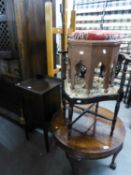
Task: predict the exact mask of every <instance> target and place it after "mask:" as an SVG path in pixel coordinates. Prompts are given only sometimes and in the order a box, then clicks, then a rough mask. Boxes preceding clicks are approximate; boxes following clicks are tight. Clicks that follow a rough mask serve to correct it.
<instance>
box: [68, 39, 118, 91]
mask: <svg viewBox="0 0 131 175" xmlns="http://www.w3.org/2000/svg"><path fill="white" fill-rule="evenodd" d="M68 44H69V47H68V48H69V49H68V55H69V63H70V79H71V87H72V88H75V76H77V71H76V66H77V65H78V64H82V65H84V66H85V68H86V73H85V85H86V88H87V91H88V93H90V90H91V88H92V86H93V78H94V71H95V68H97V66H98V64H99V63H101V64H102V65H103V68H104V82H103V84H104V85H103V86H104V89H105V91H107V90H108V87H109V84H111V81H112V80H113V77H114V75H115V67H116V64H117V59H118V54H119V48H120V42H118V41H108V40H105V41H100V40H98V41H93V40H90V41H88V40H87V41H86V40H69V41H68Z"/></svg>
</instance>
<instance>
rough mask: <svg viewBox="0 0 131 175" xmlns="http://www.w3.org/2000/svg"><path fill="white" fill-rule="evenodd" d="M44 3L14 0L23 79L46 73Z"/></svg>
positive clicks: (31, 0)
mask: <svg viewBox="0 0 131 175" xmlns="http://www.w3.org/2000/svg"><path fill="white" fill-rule="evenodd" d="M44 4H45V0H37V1H36V0H28V1H26V0H14V9H15V18H16V26H17V36H18V47H19V54H20V60H21V69H22V75H23V79H28V78H32V77H35V75H36V74H41V75H45V74H47V61H46V34H45V9H44ZM54 4H55V3H54V0H53V6H54ZM54 9H55V8H54ZM54 13H55V10H54ZM53 16H55V15H53ZM53 20H54V21H53V23H55V17H53Z"/></svg>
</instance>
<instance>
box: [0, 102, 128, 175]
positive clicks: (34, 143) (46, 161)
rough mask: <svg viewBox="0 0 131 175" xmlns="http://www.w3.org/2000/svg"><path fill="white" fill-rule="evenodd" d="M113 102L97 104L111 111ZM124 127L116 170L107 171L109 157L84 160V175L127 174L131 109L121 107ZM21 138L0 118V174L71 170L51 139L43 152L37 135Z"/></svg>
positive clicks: (47, 174) (63, 174)
mask: <svg viewBox="0 0 131 175" xmlns="http://www.w3.org/2000/svg"><path fill="white" fill-rule="evenodd" d="M113 104H114V103H113V102H104V103H101V105H102V106H104V107H107V108H108V109H111V110H113ZM119 116H120V118H121V119H122V120H123V121H124V123H125V127H126V138H125V143H124V148H123V150H122V151H121V152H120V154H119V155H118V157H117V160H116V162H117V168H116V170H112V169H110V168H109V164H110V161H111V157H109V158H106V159H102V160H85V161H83V164H84V166H85V168H86V172H87V173H86V174H85V175H123V174H126V175H130V174H131V153H130V152H131V146H130V145H131V129H130V125H131V108H129V109H126V108H125V107H124V104H122V106H121V110H120V112H119ZM30 137H31V140H30V141H27V140H26V139H25V135H24V130H23V129H22V128H20V127H19V126H17V125H15V124H13V123H11V122H10V121H8V120H6V119H4V118H3V117H0V175H71V174H72V170H71V167H70V164H69V162H68V160H67V158H66V156H65V153H64V152H63V151H62V150H61V149H60V148H58V147H57V146H55V145H54V143H53V140H52V137H50V138H51V139H50V141H51V151H50V153H46V151H45V146H44V139H43V135H42V134H41V133H40V132H37V131H35V132H33V133H31V134H30Z"/></svg>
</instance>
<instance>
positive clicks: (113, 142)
mask: <svg viewBox="0 0 131 175" xmlns="http://www.w3.org/2000/svg"><path fill="white" fill-rule="evenodd" d="M98 112H99V113H101V114H104V115H105V116H108V117H112V114H113V113H112V112H111V111H109V110H107V109H105V108H99V110H98ZM95 117H96V116H95V115H91V114H88V115H85V116H84V120H83V121H80V122H79V123H78V124H77V125H76V126H74V127H73V128H72V135H71V137H70V139H69V137H68V132H69V131H68V130H69V128H68V127H67V119H66V117H65V116H64V114H63V112H62V111H59V112H58V113H56V114H55V115H54V117H53V120H52V123H51V126H52V131H53V134H54V137H55V139H56V142H57V144H58V145H59V146H60V147H61V148H62V149H63V150H64V151H65V153H66V155H67V157H68V158H69V160H70V162H71V166H72V169H73V173H74V175H81V174H83V175H85V174H84V173H85V172H84V169H83V167H82V161H81V160H83V159H102V158H106V157H108V156H112V155H113V158H112V162H111V164H110V167H111V168H113V169H115V168H116V164H115V159H116V156H117V155H118V153H119V152H120V151H121V149H122V147H123V142H124V138H125V128H124V125H123V122H122V121H121V120H120V119H119V118H118V119H117V122H116V128H115V131H114V134H113V136H112V137H110V126H111V123H110V122H109V121H106V120H105V119H102V118H96V121H95V122H94V118H95ZM86 128H87V130H86ZM79 129H80V130H81V129H82V130H83V131H84V130H85V132H82V133H81V132H80V130H79ZM86 173H87V172H86Z"/></svg>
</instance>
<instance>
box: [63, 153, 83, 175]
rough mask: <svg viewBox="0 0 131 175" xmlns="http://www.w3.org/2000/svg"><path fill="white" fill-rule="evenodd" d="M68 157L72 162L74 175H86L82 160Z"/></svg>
mask: <svg viewBox="0 0 131 175" xmlns="http://www.w3.org/2000/svg"><path fill="white" fill-rule="evenodd" d="M66 156H67V158H68V160H69V162H70V165H71V169H72V174H73V175H85V168H84V167H83V166H82V165H83V164H82V159H81V158H75V157H72V156H71V155H69V154H68V153H66Z"/></svg>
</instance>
